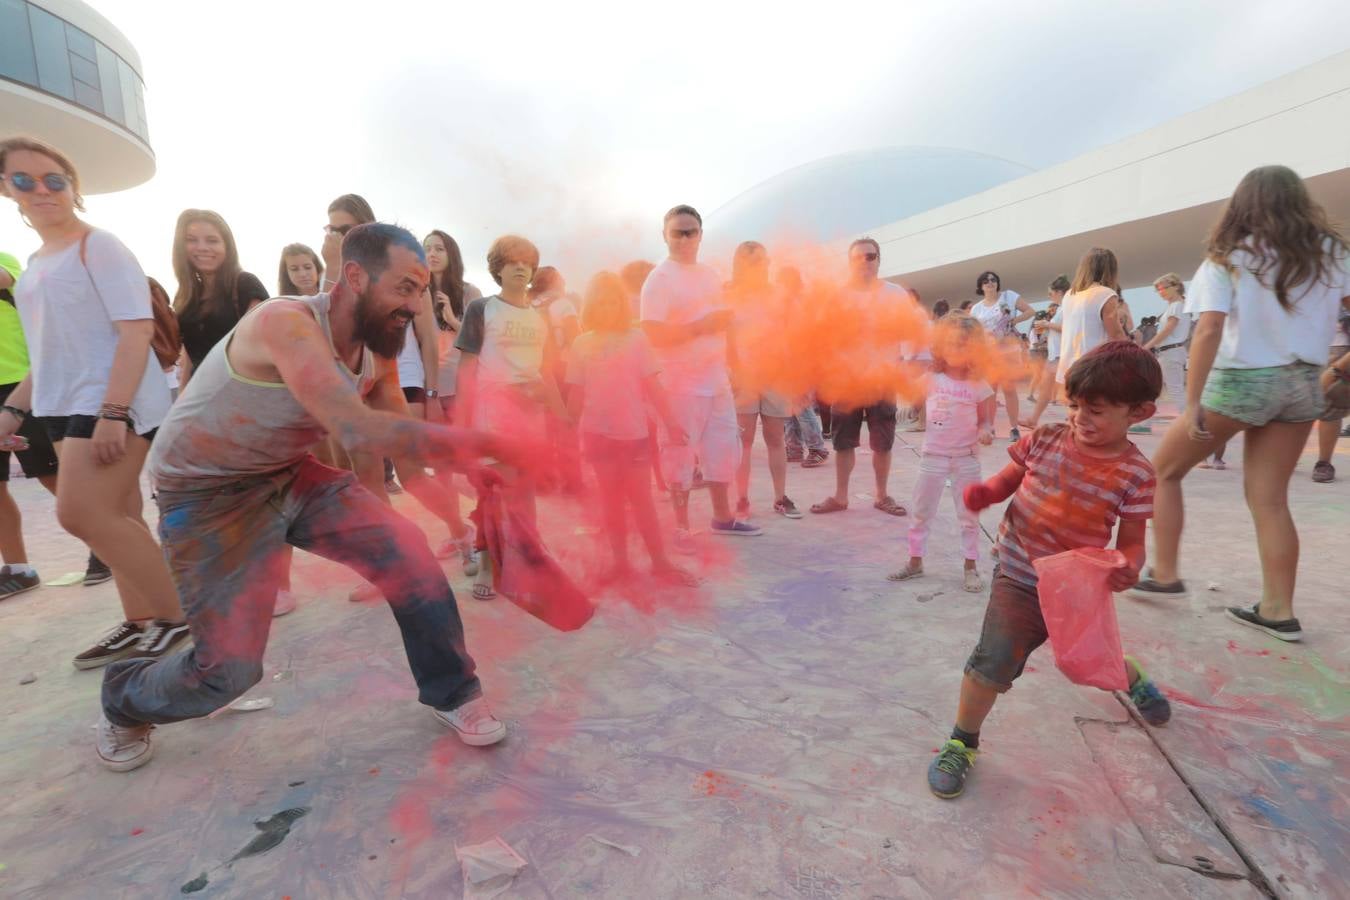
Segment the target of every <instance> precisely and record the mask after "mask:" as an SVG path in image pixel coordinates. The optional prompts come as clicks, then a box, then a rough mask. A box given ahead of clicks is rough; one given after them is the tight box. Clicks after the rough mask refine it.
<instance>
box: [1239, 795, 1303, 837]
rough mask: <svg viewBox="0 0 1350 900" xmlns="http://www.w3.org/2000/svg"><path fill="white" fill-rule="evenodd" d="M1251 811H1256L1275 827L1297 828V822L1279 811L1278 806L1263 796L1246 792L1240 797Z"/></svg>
mask: <svg viewBox="0 0 1350 900" xmlns="http://www.w3.org/2000/svg"><path fill="white" fill-rule="evenodd" d="M1242 801H1243V802H1244V803H1246V804H1247V806H1248V808H1250V809H1251V810H1252V811H1253V812H1257V813H1259V814H1260V815H1261V817H1262V818H1264V819H1265V820H1266V821H1267V822H1269V823H1270V824H1272V825H1274V826H1276V827H1277V828H1291V829H1293V828H1298V827H1299V823H1298V822H1295V821H1294V820H1293V819H1291V818H1289V817H1288V816H1286V815H1285V814H1284V813H1282V812H1280V808H1279V807H1278V806H1276V805H1275V804H1274V803H1272V802H1270V801H1269V800H1267V799H1266V798H1265V797H1257V796H1256V795H1255V794H1248V795H1247V796H1245V797H1243V798H1242Z"/></svg>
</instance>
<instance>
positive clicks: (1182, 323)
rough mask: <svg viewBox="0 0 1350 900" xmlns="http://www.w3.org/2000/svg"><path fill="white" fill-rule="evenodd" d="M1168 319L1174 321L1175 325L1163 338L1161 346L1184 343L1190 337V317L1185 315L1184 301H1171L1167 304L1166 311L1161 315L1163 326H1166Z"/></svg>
mask: <svg viewBox="0 0 1350 900" xmlns="http://www.w3.org/2000/svg"><path fill="white" fill-rule="evenodd" d="M1168 319H1176V320H1177V325H1176V327H1175V328H1173V329H1172V333H1171V334H1169V335H1168V336H1167V337H1165V338H1163V343H1162V346H1164V347H1168V346H1171V345H1172V344H1184V343H1186V339H1187V338H1188V337H1190V336H1191V317H1190V316H1188V315H1186V301H1185V300H1173V301H1172V302H1171V303H1169V304H1167V310H1166V311H1165V312H1164V313H1163V324H1166V323H1167V320H1168Z"/></svg>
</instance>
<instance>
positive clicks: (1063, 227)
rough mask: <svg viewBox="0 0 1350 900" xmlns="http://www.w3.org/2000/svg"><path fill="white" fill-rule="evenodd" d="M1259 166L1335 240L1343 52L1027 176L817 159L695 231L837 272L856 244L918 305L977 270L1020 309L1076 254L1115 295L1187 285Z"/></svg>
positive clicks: (1345, 173) (951, 294) (905, 153)
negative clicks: (1312, 206)
mask: <svg viewBox="0 0 1350 900" xmlns="http://www.w3.org/2000/svg"><path fill="white" fill-rule="evenodd" d="M1271 163H1281V164H1284V165H1287V166H1289V167H1291V168H1293V169H1294V170H1295V171H1296V172H1298V173H1299V174H1300V175H1302V176H1303V177H1304V178H1305V179H1306V180H1307V182H1308V185H1309V187H1310V189H1311V190H1312V192H1313V194H1314V197H1315V198H1316V199H1317V200H1318V201H1319V202H1321V203H1322V204H1323V205H1324V206H1325V207H1327V209H1328V210H1329V211H1330V212H1331V214H1332V216H1333V218H1335V219H1337V220H1339V221H1340V222H1341V223H1342V224H1343V225H1347V226H1350V52H1346V53H1341V54H1338V55H1336V56H1333V57H1330V58H1329V59H1325V60H1322V61H1321V62H1318V63H1314V64H1313V65H1310V66H1307V67H1306V68H1303V69H1300V70H1298V71H1296V72H1293V73H1291V74H1289V75H1285V76H1283V77H1281V78H1277V79H1275V80H1273V81H1270V82H1267V83H1265V84H1263V85H1260V86H1258V87H1256V88H1253V89H1251V90H1248V91H1244V92H1242V93H1240V94H1236V95H1234V96H1232V97H1229V98H1227V99H1225V100H1222V101H1219V102H1218V103H1214V104H1211V105H1210V106H1206V107H1204V108H1202V109H1199V110H1196V111H1194V112H1190V113H1187V114H1185V115H1183V116H1179V117H1177V118H1175V119H1173V120H1171V121H1169V122H1166V123H1164V124H1162V125H1159V126H1158V127H1156V128H1152V129H1149V130H1148V131H1145V132H1142V133H1141V134H1137V135H1134V136H1132V137H1129V138H1126V139H1125V140H1122V141H1119V142H1117V143H1114V144H1110V145H1107V146H1105V147H1100V148H1098V149H1096V150H1092V151H1090V152H1088V153H1085V154H1083V155H1081V156H1079V157H1077V158H1075V159H1071V160H1068V161H1067V162H1063V163H1060V164H1058V165H1054V166H1050V167H1048V168H1046V169H1042V170H1040V171H1033V170H1031V169H1029V168H1028V167H1026V166H1023V165H1020V164H1018V163H1015V162H1010V161H1008V160H1003V159H999V158H996V157H992V156H987V155H984V154H980V153H974V152H971V151H968V150H960V149H952V148H933V147H898V148H885V149H881V150H873V151H865V152H861V153H852V154H846V155H843V156H836V157H830V158H827V159H823V160H819V161H817V162H813V163H810V164H808V165H805V166H801V167H798V168H795V169H791V170H789V171H787V172H784V173H782V174H780V175H777V176H775V177H773V178H770V179H769V180H767V181H765V182H763V183H762V184H760V185H758V186H756V187H754V188H751V189H750V190H749V191H746V192H745V193H743V194H741V195H740V196H738V197H736V198H735V199H733V200H732V201H730V202H729V203H727V204H726V205H724V206H723V207H721V208H720V209H718V210H716V211H714V212H713V213H712V214H711V215H710V216H709V228H708V231H709V235H710V238H712V239H713V240H719V237H720V241H721V242H723V243H730V244H731V245H734V243H735V242H736V241H740V240H747V239H752V240H761V241H766V242H768V243H769V245H770V248H771V249H772V247H773V246H774V245H775V244H776V243H777V242H779V241H788V242H791V241H798V240H800V241H805V242H810V243H813V244H816V245H821V244H824V245H827V246H831V245H834V244H835V243H836V242H837V243H838V245H839V254H840V258H842V254H843V248H844V246H845V245H846V244H847V242H848V241H849V240H851V239H853V238H855V237H860V236H862V235H868V236H870V237H873V238H875V239H877V241H878V242H879V243H880V244H881V248H882V253H881V274H882V276H883V277H885V278H889V279H891V280H893V281H898V282H900V283H902V284H905V285H906V286H908V287H911V288H914V289H915V290H917V291H919V293H920V295H921V296H922V298H923V300H924V301H925V302H927V303H929V304H931V303H932V302H933V301H935V300H936V299H938V298H940V297H945V298H947V299H949V300H951V301H953V305H955V302H957V301H960V300H963V299H966V298H970V297H973V296H974V295H975V278H976V276H977V275H978V274H979V273H980V272H981V271H983V270H985V269H992V270H994V271H996V272H998V273H999V275H1000V277H1001V278H1002V281H1003V284H1004V285H1005V286H1007V287H1010V288H1013V289H1015V290H1017V291H1019V292H1021V293H1022V294H1024V295H1025V296H1027V298H1028V299H1030V300H1033V301H1035V300H1037V299H1039V298H1043V297H1044V295H1045V288H1046V286H1047V285H1048V284H1049V282H1050V280H1051V279H1053V278H1054V277H1055V276H1056V275H1058V274H1060V273H1065V274H1068V275H1070V276H1072V275H1073V270H1074V267H1075V266H1076V265H1077V262H1078V259H1079V257H1081V256H1082V254H1083V252H1084V251H1085V250H1087V249H1088V248H1089V247H1092V246H1104V247H1110V248H1111V249H1112V250H1114V251H1115V252H1116V255H1117V257H1118V258H1119V260H1120V263H1121V283H1122V285H1123V286H1124V287H1126V288H1133V287H1141V286H1151V285H1152V283H1153V280H1154V279H1155V278H1156V277H1157V276H1159V275H1161V274H1163V273H1165V272H1177V273H1179V274H1180V275H1181V276H1182V277H1183V278H1189V277H1190V276H1191V274H1192V273H1194V271H1195V269H1196V267H1197V266H1199V264H1200V261H1201V259H1202V258H1203V242H1204V239H1205V236H1206V234H1207V232H1208V231H1209V229H1210V227H1211V226H1212V225H1213V224H1214V222H1215V221H1216V219H1217V218H1218V216H1219V213H1220V211H1221V210H1222V207H1223V204H1224V202H1225V201H1226V200H1227V198H1228V197H1229V196H1230V195H1231V194H1232V192H1233V189H1234V188H1235V187H1237V183H1238V181H1239V180H1241V178H1242V176H1243V175H1244V174H1245V173H1246V172H1248V171H1249V170H1251V169H1253V168H1255V167H1257V166H1261V165H1268V164H1271ZM722 250H729V247H723V246H721V243H719V244H717V245H715V251H722ZM831 252H833V251H831Z"/></svg>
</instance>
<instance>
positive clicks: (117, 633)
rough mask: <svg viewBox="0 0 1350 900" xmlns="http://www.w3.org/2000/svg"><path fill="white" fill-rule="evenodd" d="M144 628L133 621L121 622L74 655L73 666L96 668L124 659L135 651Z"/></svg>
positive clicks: (142, 635) (143, 633)
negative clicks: (94, 642) (77, 654)
mask: <svg viewBox="0 0 1350 900" xmlns="http://www.w3.org/2000/svg"><path fill="white" fill-rule="evenodd" d="M144 636H145V631H144V629H142V628H141V626H139V625H137V624H135V623H134V622H123V623H122V624H121V625H118V626H117V627H116V628H114V629H112V630H111V631H109V632H108V633H107V634H105V635H104V636H103V637H101V638H99V639H98V643H96V644H94V646H92V647H90V648H89V649H88V650H86V651H84V652H83V653H81V654H80V655H79V656H77V657H75V660H74V662H75V668H77V669H97V668H99V667H100V666H106V665H107V664H108V663H110V662H113V661H114V660H119V659H126V658H127V657H128V656H131V655H132V654H133V653H135V652H136V647H137V646H138V645H139V644H140V642H141V638H143V637H144Z"/></svg>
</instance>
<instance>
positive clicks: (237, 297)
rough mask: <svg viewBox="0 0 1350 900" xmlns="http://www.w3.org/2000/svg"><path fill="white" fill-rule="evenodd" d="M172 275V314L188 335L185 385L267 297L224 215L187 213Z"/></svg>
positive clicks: (176, 238)
mask: <svg viewBox="0 0 1350 900" xmlns="http://www.w3.org/2000/svg"><path fill="white" fill-rule="evenodd" d="M173 273H174V275H175V276H176V277H177V278H178V290H177V292H175V293H174V295H173V311H174V313H175V314H176V315H177V316H178V328H179V331H180V332H181V333H182V335H183V355H184V356H185V357H186V358H187V364H186V365H185V366H184V367H183V378H182V380H181V383H182V384H184V385H186V384H187V382H188V379H189V378H191V377H192V371H193V370H194V369H196V368H197V366H199V365H201V363H202V360H203V359H205V358H206V354H207V353H210V352H211V348H212V347H214V346H215V345H216V344H217V343H219V342H220V339H221V338H223V337H225V335H227V334H229V333H230V331H232V330H233V329H234V326H235V325H237V324H238V323H239V320H240V319H242V318H243V317H244V313H246V312H248V311H249V310H250V309H252V308H253V307H254V306H256V305H257V304H259V303H261V302H262V301H264V300H266V299H267V297H268V293H267V288H265V287H263V283H262V282H261V281H259V280H258V278H257V277H256V276H255V275H253V274H251V273H249V272H245V271H244V270H243V267H242V266H240V265H239V248H238V247H237V246H236V245H235V242H234V233H233V232H232V231H230V226H229V225H227V224H226V223H225V220H224V219H222V218H221V217H220V214H219V213H215V212H212V211H211V210H209V209H185V210H183V212H182V213H180V214H179V216H178V224H177V225H176V226H175V227H174V232H173Z"/></svg>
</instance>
